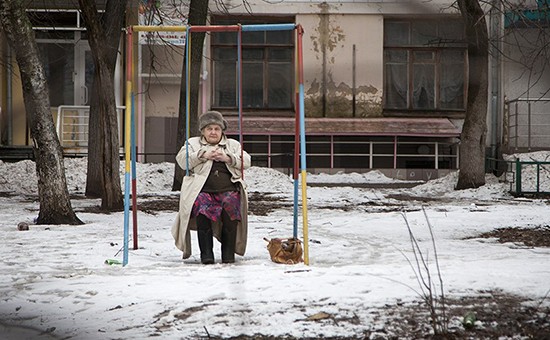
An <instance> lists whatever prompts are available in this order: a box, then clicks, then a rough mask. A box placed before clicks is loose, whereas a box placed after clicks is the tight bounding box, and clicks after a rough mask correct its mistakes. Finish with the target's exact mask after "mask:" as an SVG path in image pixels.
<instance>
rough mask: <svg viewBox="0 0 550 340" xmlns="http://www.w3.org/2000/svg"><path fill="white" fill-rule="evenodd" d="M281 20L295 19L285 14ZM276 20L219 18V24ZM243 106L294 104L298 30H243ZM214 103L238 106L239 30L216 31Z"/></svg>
mask: <svg viewBox="0 0 550 340" xmlns="http://www.w3.org/2000/svg"><path fill="white" fill-rule="evenodd" d="M279 20H285V21H278V22H281V23H291V22H294V19H293V18H283V19H279ZM237 22H239V23H241V24H261V23H274V22H273V21H270V22H265V21H257V20H256V21H254V22H250V21H247V20H236V19H218V20H215V24H216V25H234V24H236V23H237ZM242 63H243V70H242V96H243V97H242V98H243V103H242V106H243V109H249V110H254V109H260V110H261V109H279V110H287V109H292V108H293V94H294V31H262V32H242ZM212 70H213V73H214V76H213V107H214V108H217V109H235V108H237V104H238V101H237V99H238V98H237V97H238V88H237V70H238V64H237V33H236V32H214V33H212Z"/></svg>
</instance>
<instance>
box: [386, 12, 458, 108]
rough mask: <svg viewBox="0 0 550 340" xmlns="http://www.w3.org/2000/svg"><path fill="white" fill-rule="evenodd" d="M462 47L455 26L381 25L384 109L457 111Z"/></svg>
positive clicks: (452, 22)
mask: <svg viewBox="0 0 550 340" xmlns="http://www.w3.org/2000/svg"><path fill="white" fill-rule="evenodd" d="M466 58H467V53H466V44H465V43H464V28H463V24H462V22H461V21H459V20H454V19H453V20H445V21H435V20H424V21H404V20H387V21H385V22H384V94H385V95H384V109H385V110H414V111H427V112H429V111H435V110H438V111H462V110H464V109H465V107H466V88H467V76H466V75H467V73H466V67H467V66H466V65H467V63H466Z"/></svg>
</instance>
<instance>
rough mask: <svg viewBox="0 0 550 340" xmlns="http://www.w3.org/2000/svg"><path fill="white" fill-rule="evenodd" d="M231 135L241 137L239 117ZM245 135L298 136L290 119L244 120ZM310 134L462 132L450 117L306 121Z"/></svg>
mask: <svg viewBox="0 0 550 340" xmlns="http://www.w3.org/2000/svg"><path fill="white" fill-rule="evenodd" d="M226 119H227V122H228V124H229V128H228V131H227V133H228V134H232V135H235V134H239V119H238V117H234V116H233V117H226ZM242 124H243V125H242V134H244V135H294V134H295V130H296V128H295V119H294V118H290V117H274V118H269V117H243V120H242ZM305 125H306V135H317V136H319V135H321V136H330V135H333V136H413V137H458V136H460V130H459V129H458V128H457V127H456V126H455V125H454V124H453V123H452V122H451V121H450V120H449V119H447V118H306V122H305Z"/></svg>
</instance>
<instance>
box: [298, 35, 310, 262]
mask: <svg viewBox="0 0 550 340" xmlns="http://www.w3.org/2000/svg"><path fill="white" fill-rule="evenodd" d="M297 30H298V78H299V83H300V85H299V87H300V93H299V95H300V153H301V159H300V160H301V165H302V167H301V175H302V218H303V224H304V225H303V228H304V230H303V232H304V263H305V264H306V265H309V242H308V233H309V231H308V220H307V185H306V175H307V172H306V169H307V167H306V127H305V126H306V124H305V120H306V118H305V113H304V63H303V60H304V58H303V52H302V48H303V47H302V37H303V35H304V30H303V28H302V26H300V25H298V26H297Z"/></svg>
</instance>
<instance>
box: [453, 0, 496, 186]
mask: <svg viewBox="0 0 550 340" xmlns="http://www.w3.org/2000/svg"><path fill="white" fill-rule="evenodd" d="M458 6H459V8H460V12H461V13H462V18H463V19H464V25H465V27H466V42H467V44H468V64H469V68H468V74H469V82H468V102H467V105H466V117H465V119H464V126H463V128H462V134H461V138H460V139H461V141H460V155H461V158H460V172H459V176H458V183H457V185H456V189H458V190H460V189H467V188H477V187H480V186H482V185H484V184H485V146H486V144H485V140H486V137H487V98H488V97H487V96H488V93H487V90H488V76H487V72H488V68H489V37H488V33H487V23H486V21H485V13H484V12H483V9H482V8H481V6H480V3H479V1H478V0H458Z"/></svg>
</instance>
